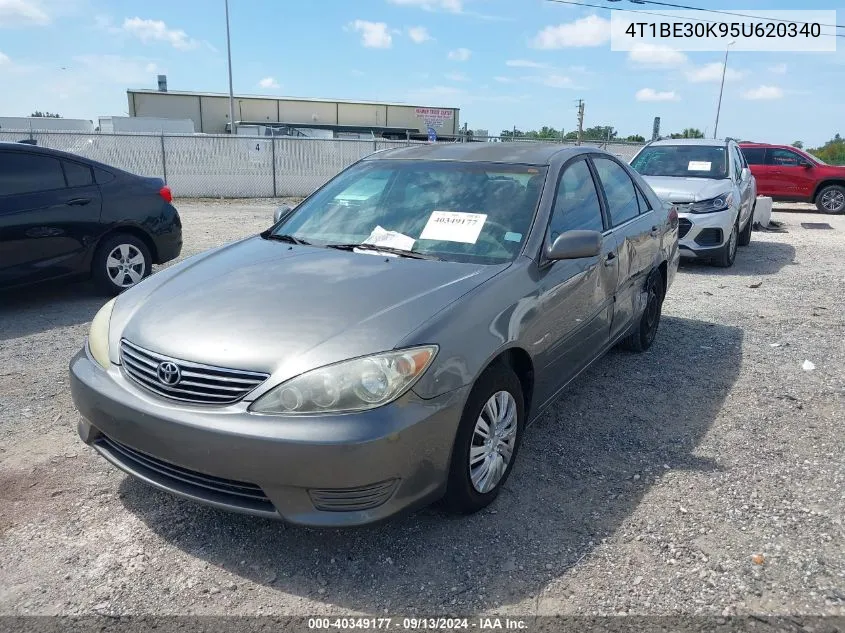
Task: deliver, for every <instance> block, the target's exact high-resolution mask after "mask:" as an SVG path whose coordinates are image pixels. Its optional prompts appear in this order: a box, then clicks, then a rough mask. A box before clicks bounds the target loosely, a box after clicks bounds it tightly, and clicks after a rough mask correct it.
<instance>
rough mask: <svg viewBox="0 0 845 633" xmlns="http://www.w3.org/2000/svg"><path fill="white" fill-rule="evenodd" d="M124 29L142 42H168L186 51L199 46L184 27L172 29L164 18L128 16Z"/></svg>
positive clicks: (124, 22)
mask: <svg viewBox="0 0 845 633" xmlns="http://www.w3.org/2000/svg"><path fill="white" fill-rule="evenodd" d="M123 30H124V31H126V32H127V33H129V34H131V35H134V36H135V37H137V38H138V39H139V40H141V41H142V42H144V43H145V44H146V43H149V42H166V43H168V44H170V45H171V46H172V47H173V48H175V49H178V50H181V51H186V50H190V49H193V48H196V47H197V46H199V42H197V41H196V40H194V39H191V38H190V37H188V34H187V33H185V31H183V30H182V29H171V28H168V27H167V24H165V23H164V21H163V20H144V19H141V18H139V17H134V18H126V19H125V20H124V21H123Z"/></svg>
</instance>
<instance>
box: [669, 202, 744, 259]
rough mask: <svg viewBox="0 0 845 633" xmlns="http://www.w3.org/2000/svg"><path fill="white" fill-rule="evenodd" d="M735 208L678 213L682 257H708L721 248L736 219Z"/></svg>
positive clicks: (679, 246)
mask: <svg viewBox="0 0 845 633" xmlns="http://www.w3.org/2000/svg"><path fill="white" fill-rule="evenodd" d="M736 214H737V210H736V209H726V210H725V211H717V212H715V213H679V214H678V220H679V226H680V232H679V234H678V248H680V251H681V256H682V257H689V258H699V259H708V258H710V257H714V256H715V255H718V254H719V252H720V251H721V250H722V248H723V246H724V244H725V242H726V241H727V239H728V236H729V235H730V234H731V228H732V227H733V224H734V222H735V221H736Z"/></svg>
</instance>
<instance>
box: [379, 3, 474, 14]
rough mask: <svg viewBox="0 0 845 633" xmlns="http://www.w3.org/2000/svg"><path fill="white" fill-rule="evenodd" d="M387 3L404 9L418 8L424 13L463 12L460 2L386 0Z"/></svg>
mask: <svg viewBox="0 0 845 633" xmlns="http://www.w3.org/2000/svg"><path fill="white" fill-rule="evenodd" d="M388 2H390V3H391V4H398V5H400V6H405V7H419V8H420V9H425V10H426V11H449V12H451V13H461V12H462V11H463V3H462V2H461V0H388Z"/></svg>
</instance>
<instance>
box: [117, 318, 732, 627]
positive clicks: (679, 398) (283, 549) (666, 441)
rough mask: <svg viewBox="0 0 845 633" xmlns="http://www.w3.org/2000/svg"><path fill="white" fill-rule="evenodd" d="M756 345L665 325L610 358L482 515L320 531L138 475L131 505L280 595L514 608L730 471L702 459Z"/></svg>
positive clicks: (712, 328)
mask: <svg viewBox="0 0 845 633" xmlns="http://www.w3.org/2000/svg"><path fill="white" fill-rule="evenodd" d="M742 343H743V332H742V330H741V329H739V328H735V327H727V326H724V325H718V324H715V323H708V322H703V321H696V320H690V319H683V318H677V317H664V319H663V322H662V323H661V328H660V332H659V334H658V338H657V341H656V342H655V344H654V346H653V347H652V349H651V350H650V351H649V352H648V353H646V354H642V355H637V354H630V353H624V352H620V351H615V350H614V351H612V352H610V353H609V354H608V355H607V356H606V357H604V358H603V359H601V360H600V361H598V362H597V363H595V364H594V365H593V366H592V367H591V368H590V369H589V370H588V371H587V372H585V374H584V375H582V376H581V377H579V378H578V380H577V381H576V382H575V384H574V385H573V386H572V387H571V388H570V389H568V390H567V393H566V394H565V395H564V396H563V397H562V398H561V399H560V400H559V402H558V403H557V404H556V405H555V406H554V407H553V408H552V409H551V410H550V411H548V412H546V413H545V414H544V415H543V416H542V417H541V418H540V419H539V420H538V421H537V422H536V423H535V424H533V425H532V426H531V427H529V428H528V429H527V431H526V436H525V442H524V444H523V448H522V450H521V452H520V456H519V461H518V463H517V464H516V466H515V469H514V472H513V476H512V477H511V478H510V479H509V481H508V482H507V484H506V486H505V488H504V489H503V491H502V493H501V495H500V496H499V498H498V499H497V500H496V502H494V503H493V504H492V505H491V506H490V507H489V508H488V509H486V510H483V511H482V512H480V513H478V514H475V515H472V516H465V517H457V518H456V517H451V516H447V515H445V514H444V513H443V512H442V511H441V510H440V509H438V508H437V507H436V506H435V507H433V508H429V509H426V510H423V511H420V512H417V513H415V514H413V515H410V516H400V517H398V518H394V519H392V520H389V521H387V522H384V523H381V524H378V525H374V526H368V527H362V528H356V529H348V530H318V529H309V528H302V527H297V526H291V525H287V524H284V523H281V522H277V521H271V520H267V519H257V518H253V517H248V516H241V515H236V514H229V513H226V512H223V511H218V510H215V509H211V508H207V507H205V506H202V505H200V504H196V503H193V502H190V501H185V500H182V499H178V498H176V497H172V496H170V495H168V494H165V493H162V492H159V491H157V490H156V489H154V488H151V487H149V486H147V485H146V484H143V483H141V482H139V481H136V480H135V479H133V478H129V477H126V478H124V480H123V481H122V482H121V484H120V496H121V498H122V502H123V504H124V506H125V507H126V509H127V510H128V511H130V512H132V513H133V514H134V515H136V516H137V517H139V518H140V519H141V520H142V521H143V522H144V523H145V524H146V525H147V526H148V527H149V529H150V530H152V531H153V532H154V533H156V534H157V535H158V536H160V537H161V538H163V539H164V540H166V541H167V542H168V543H170V544H171V545H173V546H175V547H178V548H180V549H181V550H182V551H184V552H185V553H187V554H189V555H190V556H194V557H197V558H199V559H201V560H204V561H206V562H208V563H209V564H211V565H214V566H216V567H218V568H222V569H224V570H226V571H228V572H230V573H233V574H236V575H238V576H241V577H242V578H244V579H246V580H249V581H252V582H255V583H259V584H261V585H264V586H266V587H271V588H274V589H276V590H278V591H280V592H286V593H292V594H296V595H299V596H303V597H310V598H312V599H315V600H319V601H323V602H325V603H328V604H333V605H338V606H340V607H343V608H354V609H357V610H363V611H366V612H372V613H381V612H383V610H384V609H390V610H391V612H396V611H397V610H401V609H407V610H408V611H406V612H414V613H422V612H426V611H425V610H426V609H428V610H429V611H428V612H430V613H431V612H433V613H439V612H442V611H443V605H450V604H451V605H455V608H456V611H460V612H463V613H467V612H473V611H476V610H480V609H483V608H491V607H494V606H498V605H501V604H511V603H514V602H517V601H519V600H521V599H525V598H528V597H529V596H531V595H537V594H536V592H537V591H540V590H542V588H543V587H544V586H545V585H546V584H548V583H549V582H551V581H552V580H554V579H556V578H560V577H564V576H566V574H567V571H568V570H569V569H570V568H571V567H572V566H574V565H575V564H576V563H577V562H578V561H579V560H581V559H582V558H584V557H585V556H587V555H588V554H589V553H590V552H591V551H592V550H593V548H594V547H595V546H596V545H597V544H598V543H600V541H601V540H602V539H603V538H605V537H607V536H608V535H611V534H613V533H614V531H615V530H617V529H618V528H619V526H620V524H622V523H623V522H624V521H625V519H626V517H628V516H629V515H630V514H631V513H632V512H633V511H634V509H635V508H636V507H637V505H638V504H639V502H640V500H641V499H642V498H643V496H644V495H645V494H646V493H647V492H648V490H649V489H650V488H651V486H652V485H654V484H655V482H656V481H658V480H660V478H661V477H662V476H663V474H664V473H667V472H670V471H671V470H678V469H680V470H695V471H703V472H713V471H717V470H718V469H719V465H718V464H717V463H715V462H713V461H710V460H707V459H702V458H699V457H696V456H695V454H694V451H695V448H696V446H697V444H698V443H699V442H700V441H701V439H702V437H703V436H704V435H705V434H706V433H707V431H708V429H709V428H710V426H711V425H712V424H713V422H714V420H715V419H716V417H717V416H718V415H719V411H720V409H721V407H722V403H723V402H724V400H725V398H726V396H727V395H728V393H729V392H730V390H731V388H732V386H733V384H734V383H735V381H736V380H737V377H738V374H739V368H740V365H741V363H740V360H741V354H742ZM680 385H683V387H680Z"/></svg>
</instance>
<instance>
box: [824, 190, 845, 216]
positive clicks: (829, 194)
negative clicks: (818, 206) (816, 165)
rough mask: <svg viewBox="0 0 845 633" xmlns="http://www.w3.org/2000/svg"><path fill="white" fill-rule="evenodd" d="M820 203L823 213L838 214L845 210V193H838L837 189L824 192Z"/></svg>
mask: <svg viewBox="0 0 845 633" xmlns="http://www.w3.org/2000/svg"><path fill="white" fill-rule="evenodd" d="M821 203H822V206H823V207H824V209H825V211H829V212H830V213H839V212H840V211H842V209H843V208H845V193H843V192H841V191H839V190H838V189H831V190H830V191H825V192H824V195H823V196H822V200H821Z"/></svg>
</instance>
